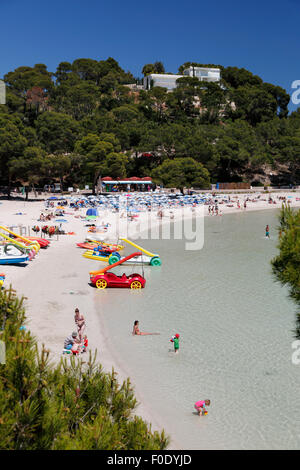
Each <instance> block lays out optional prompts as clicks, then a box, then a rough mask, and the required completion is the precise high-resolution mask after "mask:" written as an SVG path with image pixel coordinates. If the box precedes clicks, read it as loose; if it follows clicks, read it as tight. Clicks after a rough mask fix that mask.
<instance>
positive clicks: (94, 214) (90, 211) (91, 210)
mask: <svg viewBox="0 0 300 470" xmlns="http://www.w3.org/2000/svg"><path fill="white" fill-rule="evenodd" d="M85 215H87V216H88V215H93V216H94V217H97V215H98V210H97V209H96V208H91V209H88V210H87V211H86V214H85Z"/></svg>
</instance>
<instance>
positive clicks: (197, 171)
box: [152, 157, 209, 188]
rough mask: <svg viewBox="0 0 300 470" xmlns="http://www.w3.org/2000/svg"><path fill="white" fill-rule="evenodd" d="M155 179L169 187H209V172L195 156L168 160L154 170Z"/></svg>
mask: <svg viewBox="0 0 300 470" xmlns="http://www.w3.org/2000/svg"><path fill="white" fill-rule="evenodd" d="M152 176H153V178H154V180H155V181H157V182H158V183H160V184H161V183H162V184H163V185H164V186H166V187H168V188H172V187H173V188H174V187H176V188H183V187H187V188H191V187H195V188H207V187H208V185H209V172H208V171H207V169H206V168H205V167H204V166H203V165H202V164H201V163H198V162H196V161H195V160H194V159H193V158H190V157H186V158H176V159H175V160H166V161H164V162H163V163H162V164H161V165H159V166H158V167H157V168H156V169H155V170H153V171H152Z"/></svg>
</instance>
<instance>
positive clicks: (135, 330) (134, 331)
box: [132, 320, 159, 336]
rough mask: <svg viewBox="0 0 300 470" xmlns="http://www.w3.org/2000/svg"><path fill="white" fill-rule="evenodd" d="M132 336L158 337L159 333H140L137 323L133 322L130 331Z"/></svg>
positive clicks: (136, 321)
mask: <svg viewBox="0 0 300 470" xmlns="http://www.w3.org/2000/svg"><path fill="white" fill-rule="evenodd" d="M132 334H133V336H135V335H139V336H147V335H159V333H146V332H145V331H140V329H139V321H138V320H135V322H134V324H133V330H132Z"/></svg>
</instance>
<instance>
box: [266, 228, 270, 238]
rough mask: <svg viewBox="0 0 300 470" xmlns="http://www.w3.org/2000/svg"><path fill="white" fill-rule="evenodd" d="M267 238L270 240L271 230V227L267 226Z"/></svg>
mask: <svg viewBox="0 0 300 470" xmlns="http://www.w3.org/2000/svg"><path fill="white" fill-rule="evenodd" d="M266 238H270V228H269V225H267V226H266Z"/></svg>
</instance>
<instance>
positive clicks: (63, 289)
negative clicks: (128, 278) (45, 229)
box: [0, 191, 300, 448]
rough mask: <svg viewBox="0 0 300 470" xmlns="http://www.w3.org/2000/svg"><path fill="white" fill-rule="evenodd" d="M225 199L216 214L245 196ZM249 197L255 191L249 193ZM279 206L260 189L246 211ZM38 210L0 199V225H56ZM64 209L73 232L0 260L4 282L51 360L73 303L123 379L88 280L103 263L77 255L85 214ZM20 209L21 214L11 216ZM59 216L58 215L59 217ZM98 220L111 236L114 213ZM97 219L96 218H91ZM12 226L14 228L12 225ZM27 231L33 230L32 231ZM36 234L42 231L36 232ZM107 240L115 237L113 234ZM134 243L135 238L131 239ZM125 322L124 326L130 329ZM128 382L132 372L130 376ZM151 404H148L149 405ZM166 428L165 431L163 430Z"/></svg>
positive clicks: (141, 222)
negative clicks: (27, 258) (23, 262)
mask: <svg viewBox="0 0 300 470" xmlns="http://www.w3.org/2000/svg"><path fill="white" fill-rule="evenodd" d="M278 196H281V197H282V196H285V197H287V198H288V196H292V199H291V201H292V202H291V207H300V200H299V201H296V198H299V199H300V191H299V192H298V193H295V192H291V193H288V192H287V193H277V194H276V195H275V194H274V193H273V194H272V197H273V198H275V199H276V198H277V197H278ZM230 197H231V201H237V199H239V201H240V203H241V209H237V204H236V202H234V203H233V204H234V207H227V206H226V205H225V204H223V205H219V208H220V209H221V212H222V215H225V214H227V213H233V212H244V210H245V209H244V208H243V202H244V198H245V197H246V195H232V194H231V195H230ZM250 197H251V198H254V197H255V195H254V194H251V196H250ZM280 205H281V203H280V201H278V203H277V205H275V204H269V203H268V195H265V194H262V195H261V199H260V200H259V202H248V203H247V209H246V211H249V210H250V211H251V210H264V209H274V208H279V207H280ZM41 211H42V212H44V213H45V210H44V202H40V201H39V202H23V201H14V200H12V201H2V202H1V205H0V225H5V226H8V227H12V226H15V227H18V226H20V225H22V226H25V227H26V228H27V227H28V226H30V227H31V228H32V227H33V225H39V226H41V225H58V224H55V222H54V221H50V222H38V221H37V219H38V217H39V215H40V213H41ZM65 211H66V212H67V213H70V214H71V215H68V214H66V215H65V216H63V218H65V219H67V220H68V221H69V222H68V223H66V224H63V228H64V229H65V230H66V231H72V232H75V234H76V235H61V236H59V237H57V236H54V237H53V238H52V240H51V244H50V246H49V247H48V248H47V249H46V250H43V249H41V250H40V252H39V253H38V254H37V256H36V257H35V258H34V259H33V260H32V261H31V262H29V264H28V265H27V266H25V267H22V266H9V265H2V266H1V267H0V271H1V272H3V273H5V275H6V280H5V284H4V285H5V286H6V287H8V286H9V284H12V286H13V288H14V289H16V291H17V293H18V295H19V296H20V295H24V296H26V297H27V300H26V311H27V318H28V321H27V324H28V327H29V328H30V330H31V332H32V333H33V334H34V335H35V336H36V337H37V339H38V341H39V344H42V343H44V344H45V345H46V346H47V348H48V349H50V351H51V358H52V360H54V361H58V360H60V358H61V357H62V349H63V341H64V339H65V337H66V336H68V335H70V334H71V332H72V331H74V330H76V327H75V323H74V309H75V307H78V308H79V310H80V311H81V312H82V313H83V314H84V316H85V318H86V323H87V330H86V332H87V335H88V339H89V347H90V348H91V349H92V350H94V349H97V350H98V360H99V362H101V364H102V365H103V367H104V369H105V370H107V371H110V370H111V368H112V367H115V369H116V370H117V372H118V374H119V379H120V380H123V379H125V378H126V376H125V374H124V372H123V371H122V368H121V367H120V365H119V362H118V358H117V357H113V352H112V349H111V348H110V344H109V338H108V337H107V334H106V332H105V330H104V327H103V324H102V322H101V313H102V312H99V311H97V309H98V305H99V303H98V304H97V305H96V302H95V298H98V296H99V292H98V290H97V289H93V288H92V287H91V286H90V285H89V272H90V271H91V270H96V269H98V268H99V269H100V267H103V266H104V263H102V262H99V263H98V262H96V261H94V260H89V259H86V258H83V257H82V254H83V252H84V250H82V249H80V248H78V247H76V243H78V242H82V241H84V239H85V238H86V236H87V235H90V236H92V235H91V234H88V233H87V227H85V222H83V221H82V220H80V219H78V218H76V217H75V215H76V216H78V215H85V212H86V209H81V210H79V211H77V212H74V211H73V210H72V209H70V208H68V207H67V208H65ZM18 212H22V214H23V215H16V213H18ZM173 213H174V214H175V219H179V218H180V217H181V211H180V210H173ZM197 213H199V214H200V209H198V208H197V209H196V214H197ZM164 215H165V217H164V218H163V222H169V220H170V217H169V211H168V210H164ZM191 215H192V211H191V209H188V210H187V211H186V215H185V216H191ZM205 215H208V207H207V206H205ZM59 218H61V217H59ZM148 218H149V214H148V213H141V214H140V215H139V218H138V221H137V222H135V221H134V222H130V223H129V224H131V226H134V227H136V229H137V230H138V231H140V232H141V231H144V230H146V229H147V228H148V226H147V221H148ZM99 219H100V221H102V220H103V221H105V222H109V223H111V227H110V228H109V231H108V232H107V234H98V236H104V237H105V238H106V239H110V238H111V234H112V233H113V231H114V230H115V228H116V227H115V225H116V215H115V214H110V213H108V211H106V213H105V214H104V215H103V216H100V217H99ZM151 221H152V222H153V223H155V224H156V223H158V218H157V215H156V211H155V212H153V213H152V214H151ZM97 223H98V222H97ZM15 231H16V232H17V233H20V232H19V229H18V228H16V229H15ZM31 235H32V236H33V235H34V233H33V232H32V233H31ZM38 236H42V235H41V234H40V233H39V234H38ZM113 241H116V239H114V240H113ZM137 243H138V242H137ZM130 329H131V325H129V326H128V330H129V333H128V334H130ZM131 379H132V382H133V384H134V377H131ZM135 392H136V396H137V399H138V400H139V401H140V405H139V407H138V409H137V414H139V415H140V416H142V417H143V418H144V419H145V420H146V421H148V422H151V423H152V425H153V429H162V427H163V423H161V422H160V418H159V417H157V416H155V415H154V414H153V411H152V410H151V409H150V408H149V407H148V405H146V404H144V403H143V402H142V397H140V396H139V391H138V390H135ZM150 406H151V404H150ZM167 431H168V430H167ZM171 447H172V448H179V447H180V445H179V444H178V443H175V442H172V444H171Z"/></svg>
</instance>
